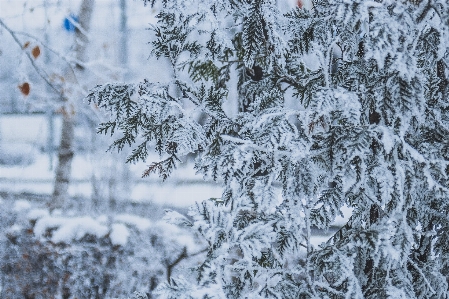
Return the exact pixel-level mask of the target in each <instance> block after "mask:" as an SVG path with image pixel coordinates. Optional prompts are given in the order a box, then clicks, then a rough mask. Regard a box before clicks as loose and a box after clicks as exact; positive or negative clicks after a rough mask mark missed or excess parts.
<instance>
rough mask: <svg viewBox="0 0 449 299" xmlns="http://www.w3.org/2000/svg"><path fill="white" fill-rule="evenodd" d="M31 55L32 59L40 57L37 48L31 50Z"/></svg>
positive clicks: (39, 51) (39, 50)
mask: <svg viewBox="0 0 449 299" xmlns="http://www.w3.org/2000/svg"><path fill="white" fill-rule="evenodd" d="M31 54H32V55H33V57H34V59H36V58H38V57H39V55H41V49H40V48H39V46H36V47H34V48H33V50H31Z"/></svg>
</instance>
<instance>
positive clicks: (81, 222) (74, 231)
mask: <svg viewBox="0 0 449 299" xmlns="http://www.w3.org/2000/svg"><path fill="white" fill-rule="evenodd" d="M49 229H55V231H54V232H53V234H52V236H51V241H53V242H55V243H70V242H71V241H72V240H80V239H82V238H83V237H84V236H86V235H93V236H96V237H97V238H101V237H104V236H105V235H106V234H107V233H108V231H109V230H108V228H107V226H105V225H102V224H100V223H99V222H98V221H96V220H95V219H93V218H92V217H88V216H85V217H73V218H67V217H54V216H45V217H42V218H40V219H39V220H38V221H37V222H36V225H35V227H34V233H35V234H36V235H38V236H43V235H45V234H46V232H47V230H49Z"/></svg>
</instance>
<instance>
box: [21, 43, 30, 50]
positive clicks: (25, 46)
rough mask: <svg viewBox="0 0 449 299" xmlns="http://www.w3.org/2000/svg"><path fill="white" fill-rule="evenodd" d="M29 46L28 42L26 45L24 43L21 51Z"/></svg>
mask: <svg viewBox="0 0 449 299" xmlns="http://www.w3.org/2000/svg"><path fill="white" fill-rule="evenodd" d="M29 45H30V42H26V43H24V44H23V47H22V49H26V48H28V46H29Z"/></svg>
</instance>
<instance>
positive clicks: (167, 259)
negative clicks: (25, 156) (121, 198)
mask: <svg viewBox="0 0 449 299" xmlns="http://www.w3.org/2000/svg"><path fill="white" fill-rule="evenodd" d="M10 212H11V214H14V215H15V216H17V217H14V218H16V219H11V220H12V221H9V222H8V225H5V227H7V230H6V235H5V240H4V241H5V242H2V244H4V245H5V246H4V252H2V253H1V256H0V265H1V277H0V281H1V282H2V287H1V289H0V297H1V298H13V299H14V298H34V299H40V298H42V299H44V298H64V299H69V298H86V299H90V298H102V299H103V298H115V297H120V298H124V297H128V296H129V294H132V293H133V292H134V291H142V292H144V293H146V294H148V296H150V297H151V294H152V291H153V290H154V289H155V288H156V286H157V285H158V284H160V283H161V282H163V281H165V280H167V279H169V278H170V277H171V276H172V275H174V276H175V275H179V274H180V273H184V274H187V273H188V271H189V268H190V267H193V266H194V264H193V263H194V262H195V261H196V260H195V258H197V256H196V254H197V253H198V252H201V250H202V249H203V248H204V247H205V245H204V244H201V242H199V240H198V239H197V238H196V237H195V236H193V235H191V234H190V233H189V232H187V231H186V230H185V229H183V228H180V227H177V226H175V225H172V224H167V223H166V222H164V221H162V220H159V221H151V220H149V219H147V218H144V217H139V216H136V215H133V214H116V215H110V216H108V217H106V216H98V217H92V216H76V215H71V216H68V215H63V214H62V213H58V212H57V211H55V212H54V213H53V214H52V215H50V214H49V212H48V210H46V209H36V208H34V207H33V205H31V204H30V203H29V202H27V201H24V200H17V201H16V202H15V204H13V205H10ZM191 255H193V256H191ZM173 257H175V260H174V259H173ZM176 258H178V259H179V260H176Z"/></svg>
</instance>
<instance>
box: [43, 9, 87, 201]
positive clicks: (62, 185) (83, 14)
mask: <svg viewBox="0 0 449 299" xmlns="http://www.w3.org/2000/svg"><path fill="white" fill-rule="evenodd" d="M94 3H95V1H94V0H83V2H82V3H81V7H80V12H79V22H78V24H77V28H76V30H75V54H76V60H77V61H76V68H75V71H77V73H79V72H82V71H83V69H84V66H83V65H82V63H83V62H84V61H85V53H86V48H87V44H88V42H89V39H88V37H87V36H86V33H87V32H89V27H90V21H91V19H92V12H93V8H94ZM73 80H74V78H73ZM68 81H70V80H68ZM71 83H75V82H71ZM75 97H77V94H76V93H73V94H65V95H64V98H63V100H64V106H63V107H62V109H61V110H62V128H61V141H60V144H59V151H58V165H57V167H56V174H55V184H54V189H53V197H52V202H51V204H50V209H51V210H54V209H60V208H62V207H63V206H64V203H65V200H66V198H67V197H68V188H69V183H70V176H71V171H72V161H73V156H74V154H75V152H74V140H75V136H74V127H75V115H76V114H75V113H76V111H75V105H74V103H75V102H76V101H75V99H74V98H75Z"/></svg>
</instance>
